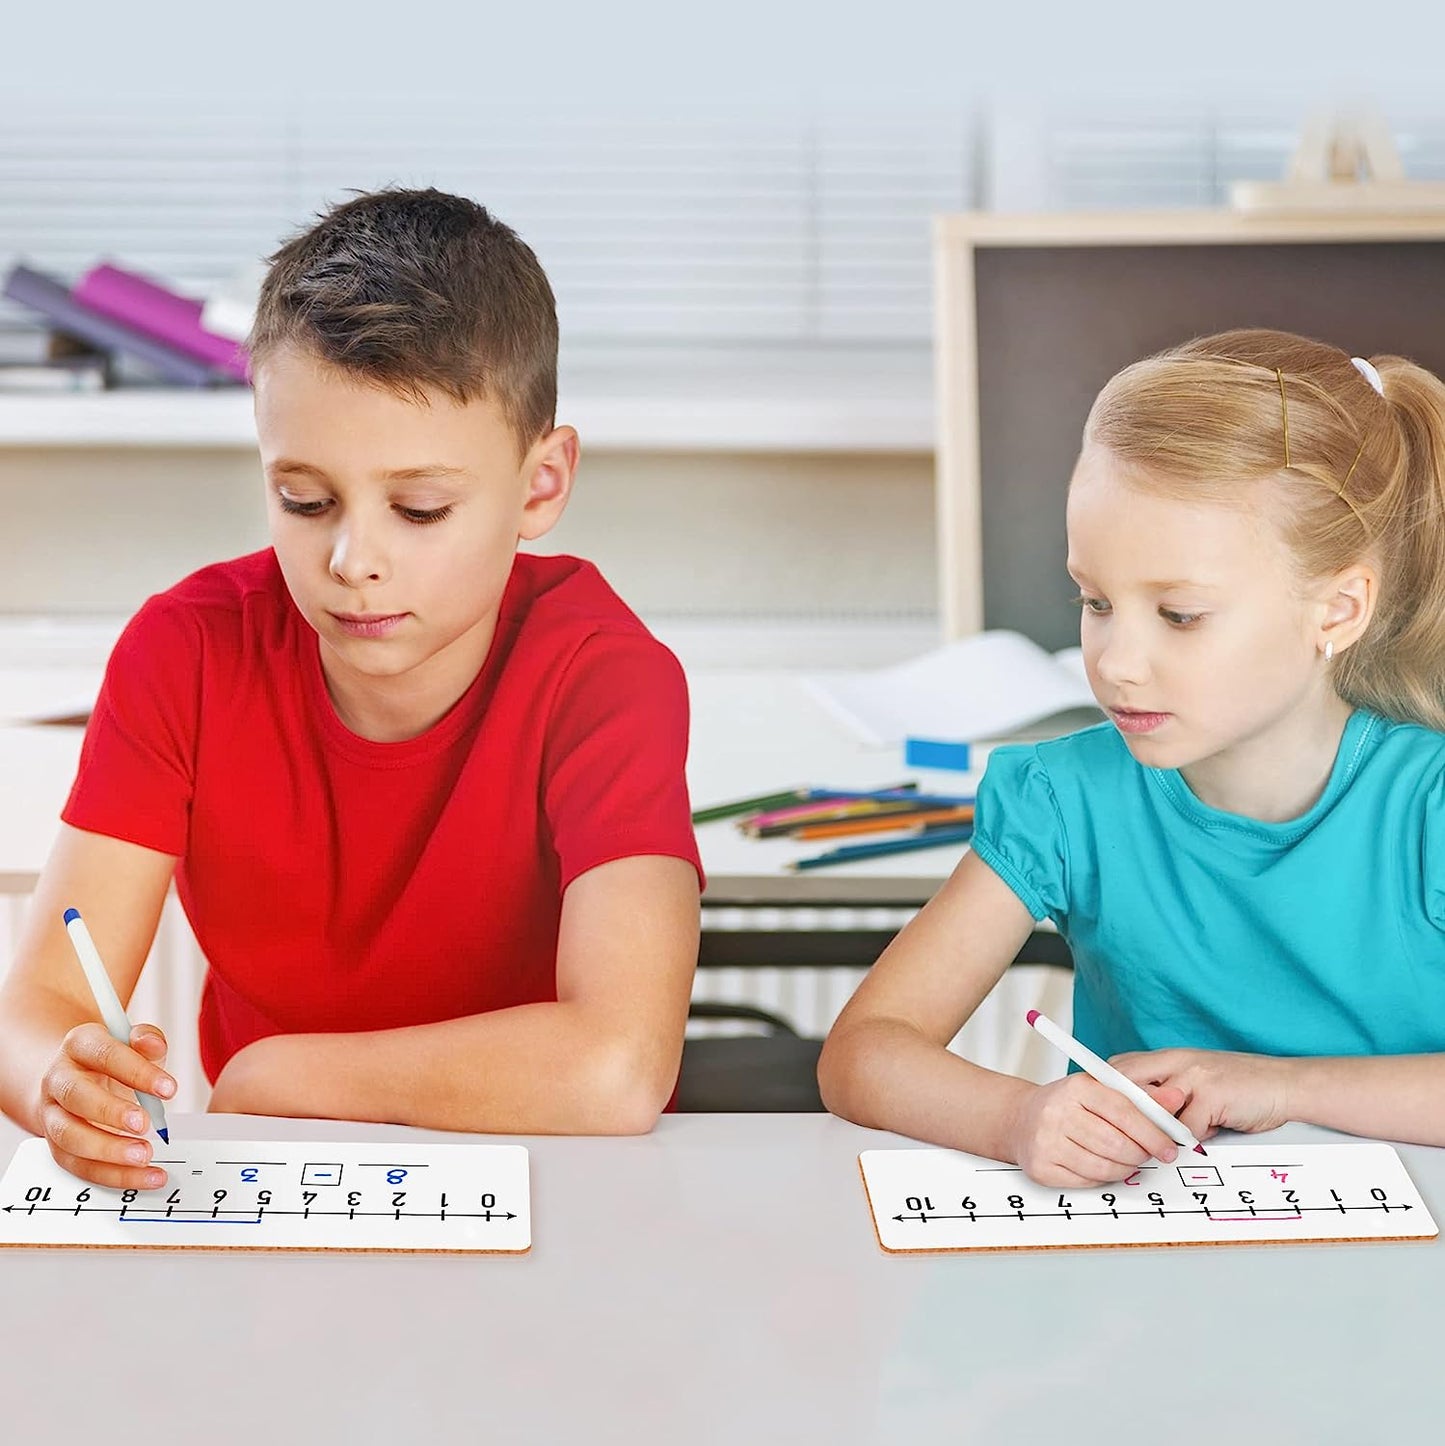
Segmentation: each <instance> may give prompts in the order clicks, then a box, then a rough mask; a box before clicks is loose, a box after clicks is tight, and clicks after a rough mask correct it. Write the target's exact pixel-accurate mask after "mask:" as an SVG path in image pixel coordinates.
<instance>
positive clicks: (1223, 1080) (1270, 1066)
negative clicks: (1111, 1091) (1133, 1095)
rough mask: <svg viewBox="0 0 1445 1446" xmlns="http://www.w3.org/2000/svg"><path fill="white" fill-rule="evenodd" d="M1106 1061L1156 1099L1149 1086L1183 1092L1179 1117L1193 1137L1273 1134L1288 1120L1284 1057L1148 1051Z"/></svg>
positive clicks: (1206, 1052)
mask: <svg viewBox="0 0 1445 1446" xmlns="http://www.w3.org/2000/svg"><path fill="white" fill-rule="evenodd" d="M1109 1063H1110V1064H1112V1065H1113V1066H1114V1068H1115V1069H1116V1070H1118V1071H1119V1073H1120V1074H1122V1075H1126V1076H1127V1077H1128V1078H1129V1079H1131V1080H1133V1081H1134V1083H1135V1084H1137V1085H1142V1086H1143V1087H1144V1088H1145V1089H1147V1090H1149V1092H1150V1093H1151V1094H1152V1095H1154V1096H1155V1097H1156V1098H1157V1096H1158V1093H1159V1091H1158V1089H1157V1088H1154V1086H1159V1085H1164V1086H1168V1087H1170V1088H1171V1089H1174V1090H1179V1091H1182V1092H1183V1094H1184V1095H1185V1097H1186V1100H1187V1103H1186V1104H1185V1106H1184V1108H1183V1109H1182V1110H1180V1111H1179V1112H1178V1114H1179V1118H1180V1120H1181V1121H1182V1122H1183V1123H1184V1124H1186V1125H1188V1126H1189V1128H1190V1129H1191V1130H1192V1131H1193V1132H1194V1136H1195V1138H1196V1139H1200V1140H1207V1139H1208V1138H1209V1137H1210V1136H1211V1135H1213V1134H1215V1133H1216V1132H1217V1131H1219V1130H1243V1131H1246V1132H1248V1133H1251V1134H1253V1133H1254V1132H1256V1131H1258V1130H1273V1129H1277V1128H1278V1127H1279V1126H1280V1125H1282V1124H1284V1123H1285V1122H1286V1121H1287V1120H1289V1118H1290V1107H1289V1089H1288V1082H1289V1070H1290V1061H1289V1060H1287V1059H1271V1058H1270V1057H1269V1056H1268V1055H1263V1054H1231V1053H1229V1052H1228V1051H1226V1050H1213V1049H1152V1050H1147V1051H1140V1052H1138V1053H1135V1054H1121V1055H1116V1056H1115V1057H1114V1058H1113V1059H1111V1060H1110V1061H1109Z"/></svg>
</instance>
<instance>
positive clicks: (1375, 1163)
mask: <svg viewBox="0 0 1445 1446" xmlns="http://www.w3.org/2000/svg"><path fill="white" fill-rule="evenodd" d="M1205 1148H1206V1150H1207V1151H1208V1155H1207V1158H1201V1157H1199V1156H1197V1155H1192V1154H1190V1155H1187V1156H1186V1155H1185V1154H1181V1155H1180V1156H1179V1158H1178V1159H1177V1160H1176V1161H1175V1163H1174V1164H1172V1165H1162V1164H1159V1163H1158V1162H1156V1161H1151V1162H1150V1163H1149V1164H1148V1165H1145V1166H1143V1167H1141V1168H1140V1169H1139V1170H1138V1171H1136V1172H1135V1173H1134V1174H1133V1175H1131V1176H1130V1177H1129V1179H1128V1180H1127V1181H1125V1182H1123V1183H1121V1184H1118V1185H1108V1186H1104V1187H1102V1188H1098V1189H1087V1190H1073V1189H1063V1190H1060V1189H1055V1188H1052V1187H1049V1186H1044V1185H1036V1184H1034V1183H1033V1182H1032V1181H1031V1180H1029V1179H1028V1178H1027V1177H1026V1176H1025V1175H1024V1173H1023V1171H1022V1170H1020V1169H1019V1168H1018V1167H1017V1166H1015V1165H1004V1164H1001V1163H1000V1162H999V1161H997V1160H986V1159H982V1158H980V1157H978V1156H976V1155H966V1154H962V1153H960V1152H958V1151H953V1150H935V1149H918V1150H865V1151H864V1152H863V1153H862V1154H861V1155H860V1156H859V1157H858V1164H859V1168H860V1169H861V1170H862V1173H863V1184H864V1189H865V1190H866V1192H867V1197H868V1204H869V1208H870V1209H871V1210H872V1212H873V1224H874V1228H875V1230H876V1231H877V1235H878V1243H879V1244H880V1245H881V1246H882V1247H883V1249H884V1250H887V1251H893V1252H914V1251H930V1250H1027V1249H1036V1250H1044V1249H1068V1248H1070V1247H1073V1246H1101V1245H1257V1244H1261V1243H1266V1242H1267V1243H1271V1244H1277V1243H1282V1242H1288V1241H1328V1240H1429V1239H1434V1238H1435V1237H1436V1236H1437V1235H1438V1233H1439V1232H1438V1230H1437V1229H1436V1226H1435V1221H1434V1220H1433V1219H1432V1218H1431V1215H1430V1211H1429V1210H1428V1209H1427V1208H1426V1205H1425V1202H1424V1201H1423V1200H1422V1199H1421V1198H1420V1194H1419V1192H1418V1191H1417V1190H1416V1189H1415V1186H1414V1184H1413V1183H1412V1182H1411V1180H1410V1177H1409V1175H1407V1174H1406V1173H1405V1167H1404V1165H1402V1164H1401V1163H1400V1157H1399V1155H1397V1154H1396V1153H1395V1151H1394V1149H1393V1148H1392V1147H1391V1146H1389V1145H1385V1144H1380V1143H1377V1142H1374V1141H1369V1142H1365V1141H1362V1142H1360V1143H1354V1142H1350V1143H1345V1144H1325V1145H1291V1144H1284V1143H1280V1144H1268V1145H1219V1146H1211V1145H1206V1146H1205Z"/></svg>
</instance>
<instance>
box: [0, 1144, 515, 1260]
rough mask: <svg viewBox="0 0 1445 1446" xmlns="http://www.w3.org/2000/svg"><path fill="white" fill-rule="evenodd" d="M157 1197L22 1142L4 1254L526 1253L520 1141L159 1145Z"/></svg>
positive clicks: (1, 1226)
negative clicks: (94, 1176) (14, 1250)
mask: <svg viewBox="0 0 1445 1446" xmlns="http://www.w3.org/2000/svg"><path fill="white" fill-rule="evenodd" d="M155 1162H156V1163H157V1164H159V1165H163V1166H164V1167H165V1170H166V1174H167V1176H168V1177H169V1178H168V1181H167V1183H166V1184H165V1185H164V1186H163V1187H162V1188H161V1189H159V1190H141V1191H136V1190H126V1191H120V1190H107V1189H103V1188H101V1187H100V1186H98V1185H87V1184H86V1183H85V1182H84V1181H83V1180H78V1179H76V1178H75V1176H74V1175H70V1174H67V1173H66V1172H65V1171H64V1170H62V1169H61V1168H60V1167H59V1166H58V1165H57V1164H56V1163H55V1162H54V1160H52V1159H51V1156H50V1150H49V1147H48V1146H47V1145H46V1143H45V1141H44V1140H38V1139H30V1140H26V1141H25V1142H24V1143H23V1144H22V1145H21V1146H20V1147H19V1149H18V1150H17V1151H16V1152H15V1157H14V1159H13V1160H11V1162H10V1166H9V1168H8V1169H7V1170H6V1171H5V1174H4V1177H3V1178H0V1246H6V1245H10V1246H26V1245H84V1246H113V1247H121V1248H125V1247H129V1248H132V1249H135V1248H141V1249H157V1248H159V1249H174V1248H176V1247H191V1248H198V1249H205V1250H227V1249H236V1248H240V1249H260V1250H391V1251H418V1250H419V1251H438V1252H467V1253H470V1252H476V1251H481V1252H489V1253H507V1254H520V1253H522V1252H524V1251H527V1250H530V1249H531V1246H532V1207H531V1186H530V1180H529V1177H528V1160H527V1151H526V1149H525V1148H524V1147H523V1146H521V1145H483V1144H475V1145H474V1144H470V1143H466V1144H445V1145H435V1144H414V1145H413V1144H407V1145H389V1144H388V1145H371V1144H359V1143H354V1142H353V1143H346V1144H340V1143H337V1142H336V1141H334V1140H333V1141H325V1142H323V1141H312V1142H298V1141H294V1140H287V1141H285V1142H283V1143H278V1142H276V1141H274V1140H244V1141H243V1140H194V1141H187V1142H185V1143H183V1144H180V1143H177V1142H175V1141H172V1143H171V1145H170V1146H162V1147H161V1148H160V1150H159V1151H158V1153H157V1154H156V1157H155Z"/></svg>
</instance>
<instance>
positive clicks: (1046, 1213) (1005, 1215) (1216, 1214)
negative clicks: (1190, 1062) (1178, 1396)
mask: <svg viewBox="0 0 1445 1446" xmlns="http://www.w3.org/2000/svg"><path fill="white" fill-rule="evenodd" d="M1234 1208H1235V1207H1234V1206H1221V1207H1219V1208H1218V1209H1213V1208H1211V1207H1210V1206H1208V1205H1203V1206H1200V1205H1181V1206H1168V1205H1154V1206H1151V1207H1150V1208H1149V1209H1148V1210H1116V1209H1110V1210H1072V1211H1070V1212H1065V1211H1062V1210H1058V1209H1053V1210H1000V1211H998V1212H996V1213H995V1212H991V1211H987V1210H968V1211H965V1212H964V1213H963V1214H962V1215H941V1214H938V1213H937V1212H935V1211H932V1210H928V1211H918V1212H913V1213H909V1214H904V1215H895V1216H894V1217H893V1218H894V1219H895V1220H917V1221H919V1222H921V1223H923V1224H926V1223H927V1222H928V1221H930V1220H1073V1219H1082V1218H1083V1217H1084V1216H1086V1215H1112V1216H1113V1217H1114V1219H1116V1220H1117V1219H1118V1218H1119V1217H1120V1216H1121V1215H1207V1216H1209V1217H1210V1218H1211V1219H1213V1220H1243V1221H1249V1220H1251V1219H1256V1220H1263V1219H1268V1220H1294V1219H1298V1218H1299V1216H1301V1215H1304V1214H1307V1213H1310V1212H1313V1211H1323V1212H1324V1213H1325V1214H1328V1215H1342V1214H1346V1213H1352V1212H1358V1211H1360V1210H1383V1211H1384V1212H1385V1213H1386V1214H1388V1213H1389V1212H1390V1211H1391V1210H1413V1209H1414V1208H1415V1207H1414V1206H1413V1205H1408V1204H1402V1205H1390V1204H1378V1203H1377V1204H1374V1205H1300V1206H1298V1207H1297V1208H1296V1211H1295V1212H1294V1213H1289V1212H1286V1211H1283V1210H1272V1209H1270V1207H1268V1206H1263V1207H1259V1208H1261V1209H1263V1210H1264V1211H1265V1212H1266V1214H1264V1215H1254V1216H1249V1215H1225V1214H1224V1213H1223V1212H1224V1211H1225V1210H1226V1209H1234Z"/></svg>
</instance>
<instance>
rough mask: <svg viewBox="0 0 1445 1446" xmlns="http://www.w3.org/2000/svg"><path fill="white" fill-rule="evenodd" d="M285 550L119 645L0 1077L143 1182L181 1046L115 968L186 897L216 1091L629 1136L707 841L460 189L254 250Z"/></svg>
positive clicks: (656, 654)
mask: <svg viewBox="0 0 1445 1446" xmlns="http://www.w3.org/2000/svg"><path fill="white" fill-rule="evenodd" d="M251 355H252V367H253V375H254V381H255V401H256V427H257V434H258V437H259V440H260V451H261V458H262V462H263V464H264V467H265V474H266V497H267V511H268V517H269V522H270V530H271V538H272V547H271V548H269V549H267V550H266V551H264V552H260V553H256V554H253V555H252V556H249V557H242V558H239V559H236V560H235V561H233V562H227V563H220V564H217V565H215V566H212V567H208V568H205V569H203V570H202V571H200V572H198V573H195V574H193V575H192V576H191V577H189V578H187V579H185V580H184V581H183V582H181V583H180V584H178V585H177V586H176V587H174V588H172V589H170V590H169V591H168V592H165V593H162V594H160V595H158V596H156V597H153V598H151V599H150V600H149V601H148V602H147V603H146V604H145V605H144V606H143V607H142V608H141V610H140V612H139V613H138V614H137V615H136V616H135V618H133V619H132V621H131V622H130V624H129V625H128V627H127V628H126V631H125V633H124V635H123V636H122V638H121V639H120V641H119V643H118V644H117V645H116V649H115V651H114V653H113V655H112V657H111V660H110V664H109V666H108V668H107V671H106V679H105V684H104V687H103V690H102V692H101V695H100V698H99V700H98V702H97V704H96V708H95V712H94V715H93V717H92V719H91V722H90V726H89V728H88V730H87V733H86V738H85V744H84V748H83V751H82V754H81V762H80V768H79V771H78V774H77V777H76V780H75V784H74V787H73V788H72V791H71V794H70V798H69V800H68V802H67V803H66V806H65V809H64V811H63V815H62V817H63V820H64V822H63V824H62V827H61V831H60V837H59V840H58V842H57V844H56V846H55V849H54V852H53V853H52V855H51V857H50V859H49V860H48V862H47V863H46V866H45V869H44V872H43V874H42V877H41V880H40V883H39V886H38V888H37V892H36V896H35V899H34V901H33V904H34V906H33V907H32V908H31V910H30V911H29V914H28V919H27V924H26V928H25V932H24V935H23V937H22V940H21V943H20V947H19V951H18V954H17V956H16V958H15V961H14V964H13V967H12V969H11V971H10V975H9V977H8V979H7V980H6V983H5V986H4V989H3V991H0V1039H3V1040H4V1048H3V1050H0V1106H3V1108H4V1111H5V1113H6V1114H8V1115H9V1116H10V1117H11V1118H12V1119H14V1120H15V1121H17V1122H18V1123H19V1124H21V1125H23V1126H25V1127H26V1128H28V1129H30V1130H32V1131H34V1132H36V1133H37V1134H43V1135H44V1136H45V1137H46V1138H47V1139H48V1140H49V1141H50V1147H51V1151H52V1153H53V1155H54V1156H55V1158H56V1160H57V1161H58V1162H59V1163H60V1164H61V1165H63V1166H64V1167H65V1168H66V1169H68V1170H70V1171H72V1172H73V1173H75V1174H76V1175H79V1176H81V1177H82V1178H84V1179H87V1180H91V1181H94V1182H95V1183H97V1184H100V1185H107V1186H111V1187H114V1188H120V1189H126V1188H135V1189H155V1188H157V1187H158V1186H160V1185H161V1184H163V1183H164V1182H165V1174H164V1171H162V1170H161V1169H160V1168H159V1167H157V1166H154V1165H152V1164H151V1163H150V1158H151V1146H150V1143H149V1142H148V1140H147V1139H146V1137H145V1136H146V1130H147V1122H146V1120H145V1117H144V1116H143V1115H141V1114H140V1113H139V1111H138V1108H137V1105H136V1102H135V1100H134V1099H133V1097H132V1096H131V1094H130V1090H136V1089H138V1090H143V1091H147V1092H149V1093H151V1094H154V1095H157V1096H159V1097H160V1098H162V1099H165V1098H167V1097H168V1096H170V1095H172V1094H173V1093H174V1089H175V1086H174V1081H173V1080H172V1079H171V1077H170V1076H169V1075H168V1074H167V1073H166V1071H165V1069H164V1068H163V1067H162V1063H163V1060H164V1057H165V1048H166V1045H165V1040H164V1038H163V1037H162V1035H161V1033H160V1031H159V1030H158V1029H156V1028H155V1027H154V1026H150V1025H140V1026H137V1027H136V1029H135V1031H134V1033H133V1035H132V1038H131V1042H130V1044H129V1045H124V1044H120V1043H118V1042H116V1041H114V1040H112V1039H111V1038H110V1036H109V1035H108V1034H107V1033H106V1031H105V1029H104V1027H103V1026H102V1025H100V1024H99V1023H96V1022H94V1021H95V1017H96V1008H95V1003H94V1001H93V999H92V998H91V997H90V995H89V992H88V990H87V988H86V984H85V981H84V977H83V975H82V973H81V971H80V968H79V966H78V964H77V962H76V960H75V957H74V955H73V953H72V951H71V947H70V943H69V940H68V938H67V937H66V933H65V930H64V928H63V926H62V922H61V918H62V914H63V912H64V910H65V909H66V908H68V907H71V906H74V907H76V908H78V909H79V910H80V912H81V914H82V915H83V916H84V917H85V919H86V920H87V921H88V922H89V924H90V927H91V930H92V932H93V934H94V936H95V939H96V942H97V944H98V945H99V948H100V952H101V955H102V957H103V958H104V959H105V961H106V963H107V965H108V967H109V969H110V972H111V975H112V978H113V979H114V980H115V983H116V987H117V990H118V992H119V993H120V996H121V998H122V999H125V998H127V997H129V994H130V992H131V990H132V989H133V988H134V985H135V982H136V979H137V977H138V975H139V973H140V970H141V966H142V964H143V963H144V960H145V957H146V954H147V952H148V950H149V948H150V944H151V941H152V938H153V936H154V933H155V929H156V924H157V920H158V917H159V914H160V910H161V905H162V902H163V900H164V898H165V894H166V890H167V888H168V887H169V885H170V883H171V880H172V877H173V876H174V879H175V883H176V887H177V891H178V893H179V895H180V898H181V901H182V903H183V905H184V906H185V909H186V913H187V916H188V917H189V919H190V921H191V924H192V927H193V928H194V930H195V933H196V937H197V939H198V941H199V942H200V945H201V948H202V949H203V951H204V952H205V955H206V958H207V960H208V962H209V965H210V970H209V974H208V978H207V983H206V990H205V996H204V999H203V1002H202V1007H201V1048H202V1058H203V1063H204V1065H205V1069H206V1073H207V1075H208V1077H209V1078H210V1079H211V1080H212V1082H213V1083H214V1086H215V1090H214V1093H213V1095H212V1098H211V1108H212V1109H213V1110H224V1111H231V1112H237V1113H247V1114H261V1115H265V1114H271V1115H298V1116H321V1117H327V1118H335V1119H356V1120H378V1121H396V1122H400V1123H405V1124H410V1125H420V1126H427V1127H431V1128H434V1129H453V1130H478V1131H495V1132H505V1133H544V1132H555V1133H579V1134H590V1133H627V1132H641V1131H646V1130H648V1129H650V1128H651V1127H652V1125H653V1123H654V1122H655V1121H656V1119H657V1116H658V1113H659V1111H660V1110H661V1109H662V1108H663V1107H664V1105H665V1104H666V1102H667V1100H668V1097H669V1094H670V1092H671V1090H672V1088H673V1083H674V1080H675V1078H676V1075H677V1068H678V1061H679V1059H680V1056H681V1050H682V1034H683V1027H684V1022H685V1019H686V1015H687V1006H688V998H689V994H690V990H691V981H692V973H693V968H694V965H695V962H696V957H697V937H698V891H699V876H700V864H699V861H698V856H697V850H696V844H695V842H694V839H693V834H692V827H691V823H690V820H689V813H688V801H687V791H686V786H685V783H684V777H683V765H684V761H685V756H686V747H687V694H686V689H685V685H684V681H683V677H682V673H681V670H680V669H679V667H678V665H677V663H676V661H675V660H674V659H673V657H672V656H671V654H670V653H668V652H667V650H666V649H665V648H663V647H662V645H661V644H659V643H658V642H656V641H655V640H654V639H653V638H652V637H651V636H650V635H649V634H648V632H647V631H646V629H645V628H644V627H643V626H642V624H641V623H640V622H639V621H638V620H637V618H636V617H635V616H633V614H632V613H631V612H630V611H628V609H627V608H626V607H625V606H624V605H623V603H622V602H621V601H620V600H619V599H618V598H617V596H616V595H615V594H614V593H613V592H612V591H611V589H610V588H609V587H608V586H607V584H606V583H605V582H604V581H603V580H602V578H601V576H600V575H599V574H598V573H597V571H596V570H595V569H594V568H593V567H592V566H591V565H590V564H588V563H585V562H581V561H579V560H577V559H575V558H570V557H537V556H530V555H527V554H521V555H518V554H517V552H516V548H517V544H518V542H519V541H520V540H530V539H535V538H538V537H541V536H542V535H543V534H544V533H546V532H547V531H548V529H549V528H551V527H552V526H553V525H554V524H555V523H556V521H557V519H558V518H559V517H560V516H561V515H562V511H563V508H564V507H565V506H566V504H567V499H568V495H569V493H570V491H571V487H572V479H573V475H574V472H575V469H576V466H577V445H578V444H577V434H576V433H575V432H574V431H573V430H572V429H571V428H570V427H558V426H556V425H555V424H554V419H553V413H554V408H555V401H556V357H557V326H556V316H555V310H554V306H553V300H552V292H551V288H550V287H549V286H548V283H547V279H546V277H545V275H544V274H543V272H542V269H541V267H540V266H539V264H538V262H537V259H536V257H535V256H534V255H533V254H532V252H531V251H530V250H529V249H528V248H527V247H526V246H525V245H524V244H523V243H522V242H521V241H520V240H519V239H518V237H517V236H516V235H515V234H514V233H513V232H512V231H510V230H509V229H508V228H507V227H505V226H503V225H501V224H500V223H498V222H497V221H495V220H494V219H492V217H490V216H489V215H488V213H487V212H486V211H485V210H483V209H482V208H481V207H480V206H477V205H475V204H474V203H472V202H470V201H466V200H462V199H460V198H458V197H454V196H447V195H444V194H442V193H439V192H436V191H384V192H380V193H377V194H374V195H366V196H361V197H359V198H357V199H355V200H352V201H350V202H348V203H346V204H345V205H342V206H339V207H337V208H336V209H334V210H333V211H331V212H330V213H329V214H327V215H326V216H324V217H323V218H322V219H321V221H320V222H319V223H318V224H317V225H316V226H315V227H313V228H312V229H311V230H310V231H308V232H306V233H304V234H302V235H301V236H298V237H297V238H295V239H294V240H292V241H290V242H289V243H288V244H287V245H286V246H284V247H283V248H282V249H281V250H280V251H278V252H277V253H276V255H275V256H274V257H273V258H272V262H271V267H270V270H269V272H268V275H267V278H266V281H265V283H264V285H263V288H262V292H261V297H260V303H259V306H258V310H257V316H256V323H255V329H254V331H253V333H252V337H251Z"/></svg>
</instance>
